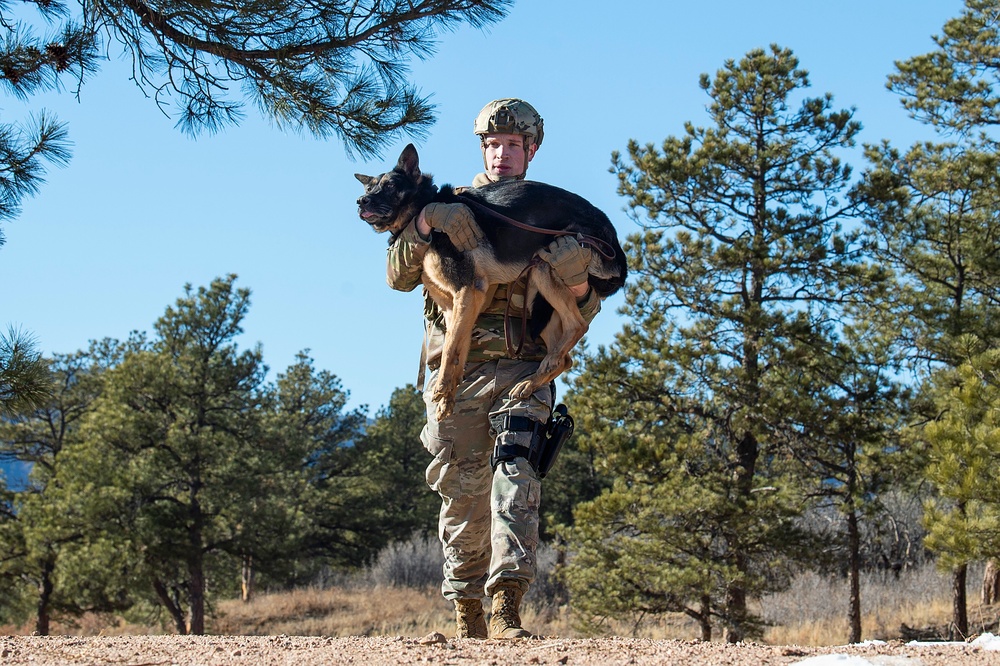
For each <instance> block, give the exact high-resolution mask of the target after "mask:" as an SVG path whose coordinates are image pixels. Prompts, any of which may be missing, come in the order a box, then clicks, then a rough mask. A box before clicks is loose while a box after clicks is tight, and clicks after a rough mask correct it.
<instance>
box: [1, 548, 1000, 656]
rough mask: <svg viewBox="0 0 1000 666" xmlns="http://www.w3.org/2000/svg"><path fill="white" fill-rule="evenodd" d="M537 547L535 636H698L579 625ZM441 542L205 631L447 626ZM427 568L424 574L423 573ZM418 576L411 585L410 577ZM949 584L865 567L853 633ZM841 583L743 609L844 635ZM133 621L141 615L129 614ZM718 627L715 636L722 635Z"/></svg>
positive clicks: (920, 618)
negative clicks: (558, 597) (557, 598)
mask: <svg viewBox="0 0 1000 666" xmlns="http://www.w3.org/2000/svg"><path fill="white" fill-rule="evenodd" d="M551 555H552V553H548V552H540V557H539V565H540V566H539V578H538V580H536V584H535V585H534V586H533V587H532V591H531V593H530V594H529V595H528V597H526V600H525V607H524V608H523V609H522V613H521V616H522V620H523V623H524V626H525V627H527V628H529V629H530V630H531V631H533V632H534V633H536V634H539V635H543V636H560V637H565V638H579V637H585V636H627V637H637V638H650V639H697V638H699V636H700V632H699V629H698V627H697V626H696V625H695V624H694V622H692V621H691V620H690V619H689V618H687V617H686V616H683V615H680V614H676V615H667V616H658V617H653V616H647V617H636V618H632V619H631V620H606V621H604V622H602V623H600V624H598V625H596V626H594V625H585V624H584V623H583V622H582V621H581V618H579V617H576V616H575V615H574V614H573V613H572V611H571V610H570V609H569V608H567V607H566V606H560V607H555V606H554V605H553V604H552V603H551V602H550V601H548V600H550V599H552V598H554V597H553V594H555V590H556V589H557V588H556V586H555V582H554V579H553V578H552V569H553V566H554V557H551ZM436 558H440V547H439V546H438V545H437V544H436V542H434V541H433V540H432V539H414V540H412V541H411V543H410V544H409V545H406V546H405V547H404V546H400V547H398V548H394V549H387V550H386V552H385V553H384V554H383V556H380V557H379V559H378V561H376V562H373V564H372V566H370V567H369V568H368V569H367V570H365V571H364V572H361V573H359V574H358V575H356V576H348V577H341V578H339V579H338V580H331V581H328V584H327V586H325V587H322V588H320V587H316V588H306V589H299V590H294V591H290V592H283V593H274V594H262V595H260V596H258V597H256V598H255V599H254V600H252V601H251V602H250V603H243V602H241V601H239V600H229V601H223V602H221V603H219V604H218V605H217V606H216V607H215V608H214V609H213V613H212V617H211V618H210V619H209V624H208V632H209V633H212V634H228V635H281V634H285V635H289V636H292V635H298V636H335V637H343V636H373V635H388V636H410V637H420V636H425V635H427V634H429V633H431V632H434V631H437V632H441V633H443V634H445V635H452V634H453V633H454V615H453V612H454V611H453V610H452V606H451V604H450V602H448V601H446V600H445V599H444V598H442V596H441V594H440V592H439V590H438V586H437V585H436V584H431V583H430V582H428V581H430V580H436V579H439V576H440V563H439V562H438V560H437V559H436ZM428 572H430V573H428ZM417 580H422V581H423V582H420V583H419V584H417V583H416V582H415V581H417ZM981 580H982V570H981V568H978V569H974V570H972V571H970V573H969V596H968V598H969V621H970V626H971V629H970V633H972V634H973V635H975V634H979V633H983V632H984V631H994V632H996V620H997V615H998V613H1000V609H998V608H996V607H994V608H990V607H982V606H981V605H979V603H978V599H979V584H980V581H981ZM950 594H951V583H950V580H949V579H948V577H947V576H944V575H942V574H940V573H939V572H937V571H936V570H935V569H934V567H933V566H932V565H927V566H925V567H923V568H922V569H918V570H916V571H910V572H907V573H906V574H904V575H902V576H900V577H899V578H898V579H897V578H894V577H891V576H890V577H884V576H878V575H869V576H866V577H865V578H864V579H863V581H862V591H861V599H862V613H863V619H862V638H863V639H865V640H869V639H883V640H885V639H893V638H899V637H901V627H902V625H904V624H905V625H908V626H909V627H913V628H917V629H924V628H936V629H937V630H939V631H942V632H946V631H947V627H948V625H949V620H950V617H951V596H950ZM847 597H848V590H847V583H846V581H845V580H844V579H841V578H830V577H824V576H820V575H818V574H814V573H805V574H802V575H800V576H799V577H798V578H797V579H796V580H795V582H794V584H793V585H792V587H791V588H790V589H789V590H787V591H785V592H783V593H781V594H775V595H771V596H769V597H767V598H765V599H762V600H760V601H759V602H758V603H757V604H756V606H755V607H753V608H751V610H752V611H754V612H755V613H758V614H759V615H760V616H761V617H762V618H763V620H764V621H765V623H766V624H767V625H768V629H767V630H766V632H765V634H764V641H765V642H766V643H770V644H773V645H804V646H824V645H841V644H843V643H845V642H846V641H847V634H848V625H847ZM163 619H164V618H163V616H162V614H161V615H160V617H159V618H156V617H153V616H150V617H149V618H148V619H147V621H146V623H145V624H133V623H128V622H126V621H125V620H123V619H121V618H118V617H109V616H103V615H87V616H84V617H83V618H81V619H79V620H77V621H75V622H74V623H72V624H67V623H58V622H56V623H53V626H52V630H51V633H53V634H71V635H83V636H93V635H122V634H130V635H138V634H163V633H171V631H172V626H171V625H169V624H163ZM134 622H141V620H134ZM32 629H34V627H33V626H31V625H24V626H21V627H14V626H0V633H3V634H7V635H13V634H22V635H23V634H30V633H31V631H32ZM721 635H722V631H721V629H717V630H716V637H717V639H718V638H721Z"/></svg>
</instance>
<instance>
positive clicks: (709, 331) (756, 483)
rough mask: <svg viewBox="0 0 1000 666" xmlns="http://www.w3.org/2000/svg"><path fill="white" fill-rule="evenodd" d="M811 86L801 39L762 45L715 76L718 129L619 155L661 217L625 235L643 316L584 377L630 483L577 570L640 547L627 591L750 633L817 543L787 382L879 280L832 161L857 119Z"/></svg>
mask: <svg viewBox="0 0 1000 666" xmlns="http://www.w3.org/2000/svg"><path fill="white" fill-rule="evenodd" d="M808 85H809V81H808V75H807V73H806V72H805V71H803V70H801V69H799V68H798V60H797V59H796V58H795V57H794V55H793V54H792V53H791V52H790V51H788V50H786V49H781V48H779V47H777V46H772V47H771V49H770V50H769V51H764V50H754V51H751V52H750V53H748V54H747V55H746V56H745V57H744V58H743V59H741V60H740V61H739V62H736V61H727V62H726V63H725V66H724V67H723V68H722V69H721V70H719V71H718V73H717V74H716V76H715V77H714V79H710V78H709V76H708V75H703V76H702V78H701V87H702V88H703V89H704V90H706V91H707V93H708V95H709V97H710V99H711V102H710V105H709V113H710V115H711V117H712V120H713V121H714V123H715V126H714V127H712V128H708V129H703V128H698V127H695V126H694V125H693V124H690V123H689V124H687V125H686V127H685V133H684V135H682V136H680V137H670V138H668V139H666V140H665V141H664V142H663V144H662V148H661V149H660V150H657V149H656V148H655V147H654V146H652V145H647V146H645V147H642V146H640V145H639V144H638V143H636V142H635V141H632V142H630V143H629V146H628V153H629V155H628V157H629V161H628V162H626V161H625V160H623V159H622V157H621V156H619V155H615V157H614V167H613V168H614V171H615V172H617V174H618V176H619V181H620V192H621V193H622V194H623V195H625V196H627V197H628V198H629V206H630V207H631V208H632V210H633V216H634V217H635V219H636V220H637V221H639V222H640V223H642V224H643V225H644V226H645V227H646V231H645V232H643V233H641V234H639V235H637V236H633V237H632V238H631V239H630V243H629V257H630V265H631V266H632V271H633V274H634V275H635V276H636V279H635V281H634V282H632V283H631V284H630V285H629V286H628V289H627V297H626V298H627V300H626V305H625V308H624V312H625V314H626V315H628V316H629V318H630V319H631V321H632V322H633V323H631V324H630V325H627V326H626V328H625V330H623V332H622V333H621V334H620V335H619V336H617V338H616V341H615V344H614V345H613V346H612V347H611V348H609V349H608V350H599V352H598V354H597V355H596V357H594V358H588V359H587V365H586V370H585V371H584V372H583V373H582V374H581V376H580V377H579V378H578V380H577V381H575V382H574V390H575V391H576V392H578V394H577V397H578V399H579V400H580V401H581V403H582V404H585V405H586V406H587V409H586V412H587V415H585V416H584V417H583V423H584V428H585V430H586V431H587V432H588V433H589V435H590V438H591V439H590V446H593V447H595V449H596V450H597V451H598V454H597V455H596V456H595V459H596V460H598V461H601V464H606V465H607V466H608V467H607V474H608V475H609V476H612V477H614V478H615V481H614V488H613V490H612V491H611V492H610V493H605V494H603V495H602V496H601V497H600V498H598V499H597V500H595V501H594V502H593V503H592V504H591V505H584V508H582V509H580V510H579V511H580V514H579V515H578V518H577V521H576V525H577V528H575V530H574V531H572V532H571V534H570V539H571V544H570V545H571V548H576V549H579V550H580V552H588V549H598V551H600V552H602V553H603V555H601V556H595V557H594V558H586V557H585V558H578V559H576V560H574V562H571V563H570V567H574V568H576V570H577V580H578V581H579V582H580V583H583V582H584V581H586V580H590V581H594V580H595V579H598V578H599V579H602V580H604V581H605V584H606V585H614V583H613V582H612V581H613V580H614V579H615V577H616V576H617V575H618V573H619V567H618V565H617V564H615V565H614V566H612V565H611V564H610V562H612V561H616V560H615V559H614V558H616V557H618V556H617V555H615V554H614V552H613V551H614V549H617V550H618V551H619V552H621V553H625V552H628V550H627V545H626V544H625V543H622V542H623V541H628V542H629V543H632V544H634V545H635V548H637V549H639V551H640V552H639V553H638V554H637V555H636V556H635V558H634V559H630V560H629V564H630V565H633V566H635V567H638V569H637V571H636V575H643V576H646V577H647V578H646V580H649V581H651V584H650V585H649V586H648V588H647V589H644V590H638V588H637V591H635V592H631V593H630V594H631V596H632V598H636V595H638V597H639V598H642V599H643V600H644V601H645V603H656V601H657V600H658V599H659V600H663V602H662V603H661V604H660V605H659V607H660V608H661V609H664V608H667V609H671V610H678V609H681V608H682V607H683V610H684V611H685V612H689V613H691V614H695V615H697V616H698V617H699V618H700V621H702V622H708V621H710V620H711V619H712V618H714V617H720V618H722V620H723V622H724V624H725V627H726V638H727V640H729V641H739V640H742V639H743V638H745V637H747V636H751V635H753V634H754V632H755V631H756V625H755V622H754V618H753V617H752V615H751V613H750V611H749V607H748V600H749V599H750V598H751V597H752V596H754V595H757V594H760V593H762V592H764V591H765V590H768V589H774V588H775V587H777V586H780V584H781V583H782V580H783V576H782V573H783V571H786V570H784V569H783V568H782V566H781V563H782V562H784V561H786V560H787V558H788V557H789V556H792V555H794V554H796V552H797V551H796V548H797V547H798V546H799V545H801V544H802V543H803V542H802V541H801V539H799V537H800V536H801V535H799V534H798V533H797V532H796V530H795V528H794V525H793V522H792V518H793V516H795V515H796V514H797V513H798V512H800V511H801V510H802V509H803V505H804V500H803V498H802V497H801V496H800V494H799V493H800V490H801V489H800V486H798V485H797V484H796V483H795V482H794V479H793V478H792V477H790V474H791V473H792V472H793V469H794V468H793V465H792V459H791V456H789V454H788V452H787V451H786V450H785V449H784V443H783V442H781V441H780V437H777V435H778V433H779V432H781V431H782V430H783V428H784V427H785V424H791V423H795V422H800V423H801V422H808V421H809V418H808V416H807V415H805V413H804V412H805V410H806V409H807V406H806V405H804V404H801V403H798V402H796V401H794V399H793V397H792V394H791V393H790V392H787V391H786V387H785V386H784V385H783V383H782V382H783V379H782V377H783V376H784V375H785V374H786V373H790V372H794V371H795V369H796V368H802V367H806V366H808V364H809V363H810V353H822V351H823V350H825V349H828V348H829V346H830V345H829V343H828V337H829V335H830V334H831V322H836V321H837V320H838V317H840V316H841V308H842V307H843V303H844V301H845V300H846V299H848V298H849V297H851V296H852V295H854V296H856V295H857V292H858V291H859V290H861V289H862V288H863V282H864V280H865V279H866V277H865V275H864V273H863V271H862V270H861V269H860V268H859V267H858V266H857V256H856V255H855V254H854V252H855V249H854V248H853V246H852V244H851V238H850V237H849V236H848V235H846V234H844V233H843V232H842V231H841V229H840V223H841V221H843V220H848V219H850V218H851V215H852V213H853V208H852V206H851V204H850V203H849V202H844V201H841V199H840V196H841V194H842V193H843V191H844V190H845V188H846V186H847V184H848V182H849V180H850V178H851V170H850V168H849V167H847V166H846V165H844V164H842V163H841V162H840V160H839V159H838V158H837V157H836V153H837V151H838V150H840V149H842V148H848V147H850V146H851V145H853V141H854V137H855V135H856V133H857V132H858V131H859V129H860V125H859V124H858V123H857V122H855V121H854V120H853V118H852V115H853V114H852V112H851V111H847V110H845V111H834V110H833V109H832V98H831V96H830V95H825V96H821V97H816V98H804V99H801V101H798V100H797V98H796V97H797V96H798V97H801V94H800V91H801V90H802V89H804V88H806V87H807V86H808ZM671 318H672V319H671ZM595 415H599V416H595ZM789 430H791V427H788V428H785V431H786V432H787V431H789ZM590 511H593V512H607V511H610V512H612V514H611V515H619V516H620V519H619V520H618V521H616V522H614V523H611V524H613V525H615V527H616V529H610V528H609V529H600V528H599V527H598V526H596V525H595V524H594V523H593V522H592V521H587V520H584V519H583V518H582V516H583V515H586V514H585V513H584V512H590ZM602 515H605V516H607V515H609V514H607V513H604V514H602ZM602 539H606V540H611V541H613V545H612V547H611V548H604V547H603V546H602V544H601V541H602ZM658 546H660V547H658ZM685 546H686V547H687V549H685ZM608 558H611V559H610V560H609V559H608ZM622 562H623V566H624V561H623V560H622ZM668 571H672V572H674V573H672V574H667V572H668ZM581 588H582V585H579V586H577V588H576V589H575V590H574V592H575V593H579V592H580V590H581ZM607 603H609V604H610V603H613V602H611V601H609V602H607ZM703 632H704V624H703Z"/></svg>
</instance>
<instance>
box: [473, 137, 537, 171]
mask: <svg viewBox="0 0 1000 666" xmlns="http://www.w3.org/2000/svg"><path fill="white" fill-rule="evenodd" d="M537 148H538V146H536V145H535V144H531V145H530V146H528V149H527V150H525V149H524V137H523V136H521V135H520V134H487V135H486V136H485V137H484V138H483V161H484V163H485V165H486V172H487V173H488V174H489V176H490V179H491V180H503V179H506V178H515V177H517V176H520V175H522V174H523V173H524V172H525V171H526V170H527V169H528V162H530V161H531V158H533V157H534V156H535V150H536V149H537Z"/></svg>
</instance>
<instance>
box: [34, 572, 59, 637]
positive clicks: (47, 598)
mask: <svg viewBox="0 0 1000 666" xmlns="http://www.w3.org/2000/svg"><path fill="white" fill-rule="evenodd" d="M54 569H55V564H54V563H53V562H52V560H46V561H45V564H44V565H43V566H42V580H41V581H39V583H38V618H37V619H36V620H35V632H36V633H37V634H38V635H39V636H48V635H49V624H50V622H51V619H52V614H51V613H52V612H51V604H52V590H53V585H52V571H53V570H54Z"/></svg>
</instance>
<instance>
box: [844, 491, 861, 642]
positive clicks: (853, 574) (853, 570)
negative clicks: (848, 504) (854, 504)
mask: <svg viewBox="0 0 1000 666" xmlns="http://www.w3.org/2000/svg"><path fill="white" fill-rule="evenodd" d="M847 544H848V550H849V551H850V552H849V553H848V560H849V562H850V564H849V567H850V585H851V599H850V609H849V610H848V614H847V617H848V620H849V622H850V625H851V629H850V635H849V636H848V639H847V642H848V643H860V642H861V533H860V530H859V529H858V514H857V512H855V511H851V512H850V513H848V514H847Z"/></svg>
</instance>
